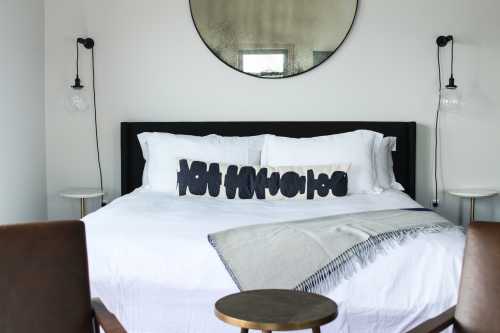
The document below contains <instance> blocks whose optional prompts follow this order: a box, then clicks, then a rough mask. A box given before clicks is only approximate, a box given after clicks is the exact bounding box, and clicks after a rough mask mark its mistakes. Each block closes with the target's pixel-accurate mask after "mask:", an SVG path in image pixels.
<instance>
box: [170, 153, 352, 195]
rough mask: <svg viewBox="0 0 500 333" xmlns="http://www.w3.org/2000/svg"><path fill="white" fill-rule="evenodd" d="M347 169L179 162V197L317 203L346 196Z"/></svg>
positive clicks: (337, 167) (183, 160) (336, 166)
mask: <svg viewBox="0 0 500 333" xmlns="http://www.w3.org/2000/svg"><path fill="white" fill-rule="evenodd" d="M349 167H350V166H349V165H342V164H340V165H323V166H301V167H299V166H296V167H259V166H238V165H232V164H222V163H208V162H202V161H190V160H187V159H181V160H179V166H178V172H177V190H178V194H179V196H209V197H214V198H215V197H220V198H226V199H260V200H264V199H271V200H272V199H307V200H312V199H318V198H326V197H331V198H334V197H343V196H345V195H347V183H348V179H347V171H348V170H349Z"/></svg>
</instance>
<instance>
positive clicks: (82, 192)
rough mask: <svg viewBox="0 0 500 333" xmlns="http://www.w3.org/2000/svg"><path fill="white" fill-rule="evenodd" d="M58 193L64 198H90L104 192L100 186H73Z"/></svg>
mask: <svg viewBox="0 0 500 333" xmlns="http://www.w3.org/2000/svg"><path fill="white" fill-rule="evenodd" d="M60 195H61V197H64V198H72V199H90V198H99V197H102V196H103V195H104V192H103V191H101V189H100V188H86V187H75V188H68V189H66V190H64V191H62V192H61V193H60Z"/></svg>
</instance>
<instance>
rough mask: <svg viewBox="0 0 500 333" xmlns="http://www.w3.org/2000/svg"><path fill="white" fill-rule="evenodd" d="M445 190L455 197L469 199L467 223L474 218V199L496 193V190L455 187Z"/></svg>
mask: <svg viewBox="0 0 500 333" xmlns="http://www.w3.org/2000/svg"><path fill="white" fill-rule="evenodd" d="M447 192H448V193H449V194H451V195H453V196H455V197H459V198H466V199H470V218H469V219H470V221H469V223H472V222H473V221H474V220H475V219H476V216H475V214H476V199H481V198H489V197H494V196H496V195H497V194H498V191H496V190H489V189H456V190H448V191H447Z"/></svg>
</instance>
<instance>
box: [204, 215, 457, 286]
mask: <svg viewBox="0 0 500 333" xmlns="http://www.w3.org/2000/svg"><path fill="white" fill-rule="evenodd" d="M452 228H458V227H456V226H455V225H454V224H452V223H451V222H449V221H447V220H446V219H445V218H443V217H441V216H439V215H438V214H436V213H434V212H432V211H428V210H424V209H411V210H388V211H376V212H365V213H357V214H347V215H337V216H332V217H324V218H317V219H311V220H302V221H294V222H284V223H273V224H261V225H252V226H247V227H241V228H236V229H231V230H227V231H222V232H218V233H215V234H211V235H209V236H208V239H209V241H210V243H211V244H212V246H213V247H214V248H215V249H216V251H217V253H218V254H219V257H220V258H221V260H222V261H223V263H224V265H225V266H226V269H227V270H228V272H229V274H230V275H231V277H232V278H233V280H234V282H235V283H236V285H237V286H238V288H239V289H240V290H253V289H271V288H281V289H296V290H302V291H310V292H325V291H328V290H330V289H332V288H333V287H335V286H336V285H337V284H338V283H339V282H340V281H342V279H345V278H349V277H350V276H352V274H354V273H355V272H356V271H357V269H358V268H359V267H363V266H365V265H366V264H368V263H369V262H372V261H373V260H375V258H376V256H377V255H378V254H380V253H383V252H385V251H387V250H389V249H391V248H394V247H395V245H398V244H401V243H402V242H403V241H405V240H406V239H407V238H408V237H416V236H417V235H419V234H421V233H434V232H440V231H442V230H446V229H452Z"/></svg>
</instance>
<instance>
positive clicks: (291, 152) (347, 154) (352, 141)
mask: <svg viewBox="0 0 500 333" xmlns="http://www.w3.org/2000/svg"><path fill="white" fill-rule="evenodd" d="M382 137H383V136H382V134H380V133H376V132H373V131H367V130H358V131H354V132H348V133H342V134H335V135H328V136H319V137H315V138H302V139H295V138H286V137H278V136H274V135H268V136H267V137H266V140H265V143H264V149H263V151H262V165H264V166H273V167H278V166H300V165H327V164H350V165H351V168H350V169H349V172H348V175H349V194H354V193H380V192H381V191H382V189H381V188H380V187H379V186H378V182H377V174H376V170H375V162H374V156H375V155H374V148H375V142H376V140H377V139H378V140H380V139H381V138H382Z"/></svg>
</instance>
